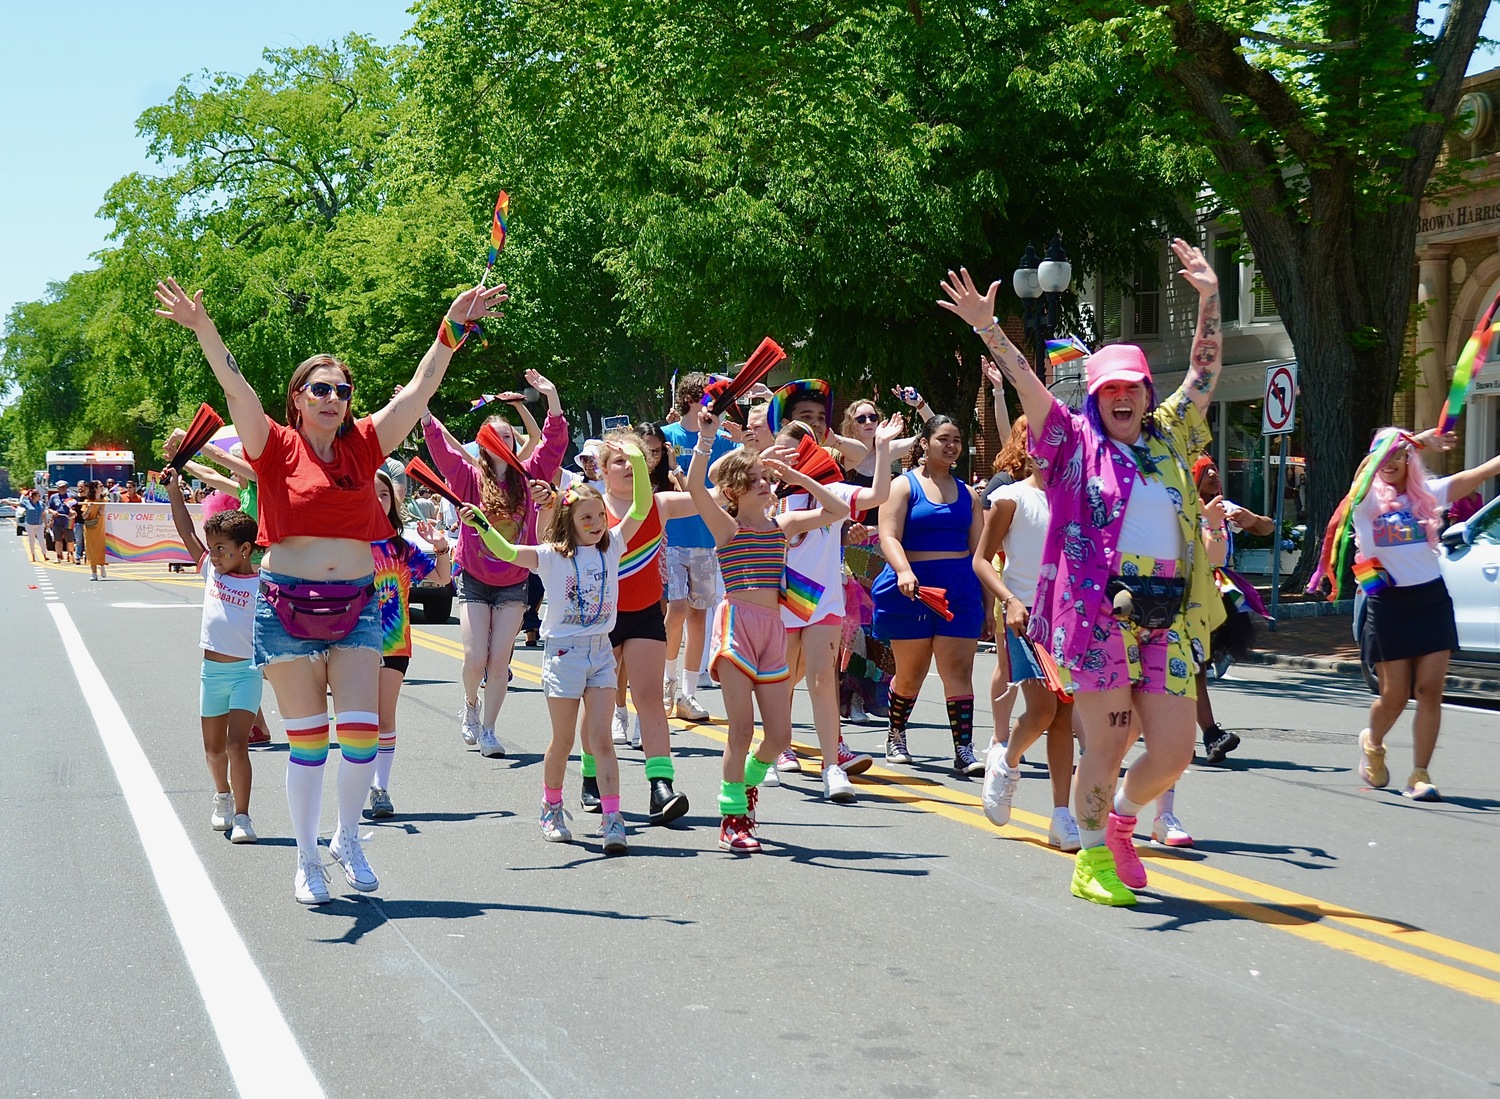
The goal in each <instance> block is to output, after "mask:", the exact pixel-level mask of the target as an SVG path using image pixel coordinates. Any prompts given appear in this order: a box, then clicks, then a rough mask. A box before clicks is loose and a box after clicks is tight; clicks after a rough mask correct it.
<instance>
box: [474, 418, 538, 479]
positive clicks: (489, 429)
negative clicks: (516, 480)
mask: <svg viewBox="0 0 1500 1099" xmlns="http://www.w3.org/2000/svg"><path fill="white" fill-rule="evenodd" d="M476 441H477V442H478V443H479V445H480V446H482V447H484V449H485V450H488V451H489V452H490V453H491V454H493V455H494V456H495V457H496V458H499V459H500V460H501V461H502V462H504V463H505V464H506V465H508V466H510V468H511V469H513V470H515V471H516V472H517V473H519V474H520V475H521V476H522V477H526V478H530V476H531V474H529V473H527V472H526V467H525V466H523V465H522V464H521V459H519V458H517V457H516V452H515V451H514V450H511V448H510V447H508V446H506V445H505V440H504V439H502V438H500V433H499V432H498V431H496V430H495V427H494V425H493V424H485V425H484V426H483V427H481V428H480V429H479V434H478V436H476Z"/></svg>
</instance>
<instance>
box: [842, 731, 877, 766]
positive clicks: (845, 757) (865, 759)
mask: <svg viewBox="0 0 1500 1099" xmlns="http://www.w3.org/2000/svg"><path fill="white" fill-rule="evenodd" d="M872 762H874V761H873V760H871V759H870V757H869V756H867V755H861V754H859V753H856V752H854V751H852V750H851V749H850V748H849V745H847V744H845V743H844V738H843V737H839V766H840V767H842V768H843V769H844V774H846V775H862V774H864V773H865V772H866V771H868V770H869V769H870V764H871V763H872Z"/></svg>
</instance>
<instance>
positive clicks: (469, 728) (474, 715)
mask: <svg viewBox="0 0 1500 1099" xmlns="http://www.w3.org/2000/svg"><path fill="white" fill-rule="evenodd" d="M459 720H460V721H461V723H462V724H461V725H460V727H459V732H460V734H461V735H462V736H463V738H464V743H465V744H467V745H469V746H470V747H473V746H474V745H475V744H478V743H479V703H477V702H476V703H474V704H473V705H470V704H469V703H467V702H465V703H464V708H463V713H462V714H461V715H460V718H459Z"/></svg>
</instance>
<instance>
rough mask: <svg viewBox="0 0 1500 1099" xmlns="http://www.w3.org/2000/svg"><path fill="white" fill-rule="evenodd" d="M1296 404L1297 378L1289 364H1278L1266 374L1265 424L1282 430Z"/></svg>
mask: <svg viewBox="0 0 1500 1099" xmlns="http://www.w3.org/2000/svg"><path fill="white" fill-rule="evenodd" d="M1296 404H1297V379H1296V377H1295V376H1294V375H1293V373H1292V369H1291V367H1289V366H1278V367H1276V368H1274V369H1273V370H1271V371H1270V372H1269V373H1268V374H1267V375H1266V416H1265V419H1266V426H1267V427H1269V428H1270V429H1271V430H1272V431H1284V430H1285V429H1286V426H1287V424H1288V423H1290V422H1291V419H1292V409H1293V408H1295V407H1296Z"/></svg>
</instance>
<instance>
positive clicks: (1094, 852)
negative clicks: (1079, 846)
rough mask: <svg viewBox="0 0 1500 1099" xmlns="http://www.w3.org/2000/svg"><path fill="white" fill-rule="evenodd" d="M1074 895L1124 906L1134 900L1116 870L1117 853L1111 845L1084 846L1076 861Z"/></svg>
mask: <svg viewBox="0 0 1500 1099" xmlns="http://www.w3.org/2000/svg"><path fill="white" fill-rule="evenodd" d="M1073 896H1075V897H1081V898H1083V899H1084V900H1086V901H1093V902H1094V903H1095V904H1107V905H1112V906H1114V907H1122V906H1124V905H1130V904H1134V903H1135V894H1134V893H1132V892H1131V891H1130V890H1129V889H1127V888H1125V885H1124V883H1123V882H1121V881H1120V878H1119V875H1118V874H1116V873H1115V857H1114V856H1113V855H1111V854H1110V853H1109V848H1108V847H1085V848H1084V849H1083V850H1082V851H1080V852H1078V856H1077V858H1076V859H1075V860H1074V862H1073Z"/></svg>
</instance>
